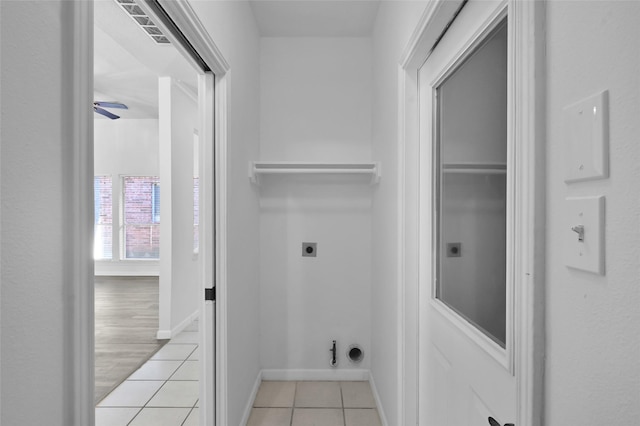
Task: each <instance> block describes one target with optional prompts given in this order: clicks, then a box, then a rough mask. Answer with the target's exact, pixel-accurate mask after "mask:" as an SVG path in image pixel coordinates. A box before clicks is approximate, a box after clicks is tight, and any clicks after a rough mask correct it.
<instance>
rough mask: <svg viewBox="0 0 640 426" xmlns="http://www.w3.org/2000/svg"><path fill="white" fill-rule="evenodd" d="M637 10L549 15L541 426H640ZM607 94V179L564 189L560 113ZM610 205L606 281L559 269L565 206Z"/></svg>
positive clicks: (579, 9) (566, 9)
mask: <svg viewBox="0 0 640 426" xmlns="http://www.w3.org/2000/svg"><path fill="white" fill-rule="evenodd" d="M639 22H640V3H638V2H626V1H603V2H595V1H593V2H592V1H580V2H564V1H551V2H549V4H548V5H547V86H548V87H547V126H548V128H547V140H548V145H547V173H546V174H547V176H548V180H547V234H546V238H547V253H546V261H547V285H546V324H547V329H546V332H547V335H546V340H547V354H546V373H545V381H546V386H545V392H546V394H545V407H546V408H545V424H546V425H548V426H560V425H568V424H572V425H601V424H634V423H637V422H638V418H640V363H639V362H638V360H639V359H640V332H639V331H638V330H639V324H640V269H639V268H640V266H639V265H640V244H638V241H639V239H640V228H639V226H638V222H639V219H640V216H639V212H640V197H639V196H638V194H639V193H640V166H638V165H639V164H640V143H639V142H638V135H640V120H638V117H640V56H639V53H638V52H640V25H638V23H639ZM603 89H607V90H609V106H610V129H609V137H610V149H611V153H610V157H611V158H610V170H611V173H610V178H608V179H605V180H599V181H593V182H583V183H576V184H571V185H566V184H565V183H564V182H563V176H564V166H563V164H564V153H563V143H564V140H563V120H562V108H563V107H564V106H566V105H569V104H571V103H573V102H575V101H578V100H580V99H583V98H585V97H587V96H589V95H591V94H594V93H596V92H598V91H600V90H603ZM588 195H604V196H606V219H605V220H606V238H605V240H606V244H605V245H606V248H605V252H606V276H598V275H594V274H589V273H585V272H580V271H577V270H572V269H569V268H567V267H566V266H565V262H564V253H563V238H562V236H563V233H564V229H565V228H564V227H565V226H566V223H565V221H564V213H565V209H566V202H565V198H566V197H569V196H588Z"/></svg>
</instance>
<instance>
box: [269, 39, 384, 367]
mask: <svg viewBox="0 0 640 426" xmlns="http://www.w3.org/2000/svg"><path fill="white" fill-rule="evenodd" d="M261 47H262V48H261V52H260V58H261V86H260V93H261V98H260V105H261V109H260V113H261V115H260V123H261V127H260V130H261V133H260V136H261V138H260V156H261V159H263V160H264V159H268V160H274V161H368V160H369V159H370V158H371V89H372V87H371V41H370V39H369V38H339V39H338V38H263V39H262V43H261ZM371 191H372V187H371V186H370V185H369V184H368V181H367V180H362V179H355V180H354V179H353V178H352V177H351V178H350V177H346V178H345V177H342V178H340V177H337V178H336V177H333V178H327V177H324V178H323V177H318V176H306V177H304V178H301V177H299V176H286V177H282V178H268V177H267V178H264V179H262V180H261V185H260V200H261V218H260V240H259V244H260V256H261V257H260V265H261V267H260V279H261V285H260V294H261V304H260V311H261V316H260V318H261V321H260V323H261V336H260V337H261V363H262V367H263V368H265V369H284V370H291V369H303V370H327V369H330V366H329V360H330V358H331V356H330V353H329V349H330V348H331V341H332V340H334V339H335V340H337V345H338V353H337V359H338V367H337V369H338V370H340V369H353V368H368V367H369V365H370V352H369V351H370V349H371V345H370V339H371V337H370V336H371V325H370V309H371V307H370V305H371V303H370V299H371ZM302 242H317V244H318V246H317V257H315V258H313V257H302ZM351 344H359V345H360V346H361V348H362V350H363V351H364V352H365V357H364V359H363V361H362V362H361V363H358V364H352V363H350V362H348V360H347V357H346V354H345V353H346V350H347V349H348V346H349V345H351Z"/></svg>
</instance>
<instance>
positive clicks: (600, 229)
mask: <svg viewBox="0 0 640 426" xmlns="http://www.w3.org/2000/svg"><path fill="white" fill-rule="evenodd" d="M566 204H567V209H566V211H567V217H566V221H565V228H564V229H563V233H564V240H565V241H564V242H565V244H564V247H565V256H566V258H565V261H566V264H567V266H569V267H571V268H575V269H581V270H583V271H588V272H593V273H595V274H600V275H604V265H605V263H604V241H605V238H604V228H605V226H604V216H605V215H604V212H605V211H604V206H605V198H604V196H597V197H579V198H578V197H576V198H567V203H566ZM580 226H582V227H583V228H582V229H583V230H584V235H583V237H584V240H583V241H580V235H579V233H578V232H577V231H578V230H579V227H580Z"/></svg>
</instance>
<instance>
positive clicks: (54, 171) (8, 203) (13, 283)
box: [0, 1, 90, 426]
mask: <svg viewBox="0 0 640 426" xmlns="http://www.w3.org/2000/svg"><path fill="white" fill-rule="evenodd" d="M69 6H70V3H69V2H62V1H43V2H13V1H12V2H4V1H3V2H0V8H1V9H2V17H1V21H0V31H1V34H2V36H1V38H2V45H1V46H0V55H1V58H2V59H1V61H2V76H1V80H0V86H1V92H0V102H1V104H0V121H1V123H2V125H1V126H2V127H1V132H2V133H1V140H2V142H1V143H2V146H1V151H2V163H1V164H0V169H1V171H2V175H1V182H2V189H1V191H2V199H1V200H0V211H1V217H2V224H1V227H2V238H1V239H0V246H1V248H0V249H1V252H2V259H1V272H2V275H1V282H2V287H1V289H0V291H1V294H2V304H1V305H0V312H1V315H2V317H1V318H2V330H1V331H0V338H1V347H2V353H1V356H0V359H1V362H2V363H1V365H0V369H1V370H2V382H1V383H0V402H1V405H2V418H0V423H1V424H3V425H45V424H46V425H51V426H68V425H70V424H72V420H71V418H72V414H71V409H72V407H73V398H74V395H75V391H76V390H75V389H74V386H73V377H72V367H73V363H74V362H76V361H77V360H76V359H74V357H73V353H72V351H71V348H72V343H73V341H72V339H71V329H70V326H69V324H70V320H71V314H70V312H71V311H72V309H73V298H72V297H71V294H70V292H69V290H70V288H71V286H70V284H71V283H70V276H71V271H70V265H71V264H72V260H71V259H70V257H71V254H70V253H73V251H71V249H72V247H71V240H70V238H69V237H70V236H69V234H68V231H69V230H70V229H71V228H72V226H73V225H75V226H77V225H78V224H72V223H70V221H69V220H68V218H70V217H72V212H71V211H70V202H71V201H72V198H70V197H71V196H72V192H71V191H69V190H68V188H69V187H70V186H71V184H73V183H74V182H73V175H72V173H71V164H72V161H71V160H70V158H69V155H68V153H70V152H71V151H72V147H71V144H72V141H73V138H72V137H71V135H70V133H71V127H70V123H71V117H70V115H69V114H71V112H70V111H72V109H71V106H72V103H71V96H70V95H71V93H70V88H71V87H72V83H73V82H72V81H71V78H72V73H71V71H72V69H71V67H72V62H71V61H70V59H69V58H70V57H71V49H72V46H73V45H74V43H73V39H72V33H73V29H74V23H73V21H72V20H71V19H70V14H69V13H68V12H69V11H70V7H69ZM34 22H37V24H38V31H37V32H34V31H33V23H34ZM41 31H44V32H45V33H46V34H49V36H47V37H42V34H43V33H42V32H41ZM87 107H88V108H89V106H88V105H87ZM89 260H90V258H89V255H88V254H87V256H86V259H85V258H78V259H73V261H77V263H76V265H78V264H83V265H84V266H86V267H87V268H88V265H89V264H90V261H89ZM36 401H37V408H36V409H34V402H36Z"/></svg>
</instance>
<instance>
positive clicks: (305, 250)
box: [302, 243, 318, 257]
mask: <svg viewBox="0 0 640 426" xmlns="http://www.w3.org/2000/svg"><path fill="white" fill-rule="evenodd" d="M317 253H318V247H317V243H302V257H316V255H317Z"/></svg>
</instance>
